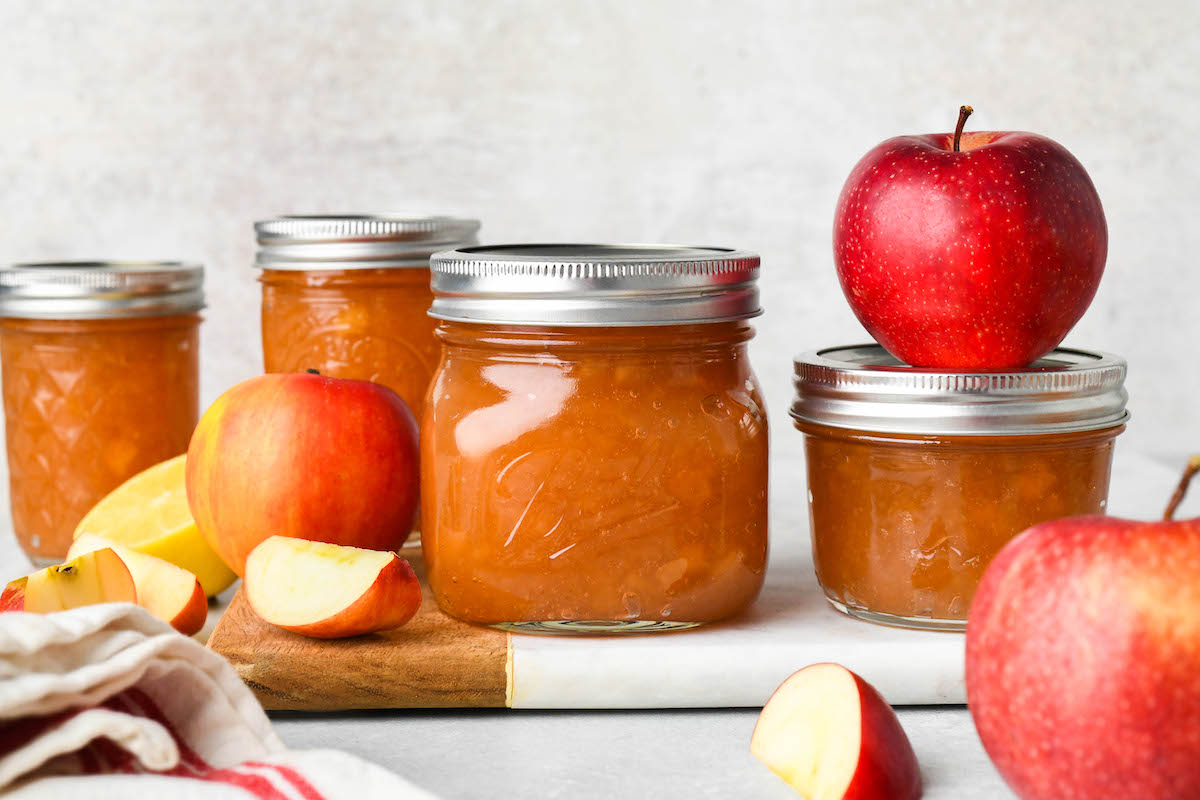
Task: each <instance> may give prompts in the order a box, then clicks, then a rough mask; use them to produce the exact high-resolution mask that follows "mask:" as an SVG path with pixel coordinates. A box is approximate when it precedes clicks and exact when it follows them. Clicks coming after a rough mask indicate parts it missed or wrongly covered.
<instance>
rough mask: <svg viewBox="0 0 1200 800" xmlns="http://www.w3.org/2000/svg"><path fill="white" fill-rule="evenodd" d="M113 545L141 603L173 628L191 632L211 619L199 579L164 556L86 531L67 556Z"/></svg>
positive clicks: (185, 632)
mask: <svg viewBox="0 0 1200 800" xmlns="http://www.w3.org/2000/svg"><path fill="white" fill-rule="evenodd" d="M106 547H107V548H109V549H111V550H112V551H113V552H114V553H116V554H117V555H118V556H120V558H121V560H122V561H124V562H125V566H126V567H128V568H129V574H130V575H132V576H133V583H134V585H135V586H136V587H137V598H138V599H137V603H138V605H139V606H141V607H142V608H144V609H146V610H147V611H149V612H150V613H151V614H153V615H154V616H156V617H158V618H159V619H161V620H163V621H164V622H166V623H168V624H169V625H170V626H171V627H172V628H174V629H175V630H177V631H179V632H180V633H182V634H184V635H185V636H191V635H192V634H193V633H196V632H197V631H199V630H200V629H201V628H203V627H204V621H205V620H206V619H208V597H207V595H206V594H205V592H204V588H203V587H202V586H201V585H200V581H199V579H197V578H196V576H195V575H193V574H192V573H190V572H188V571H187V570H186V569H183V568H182V567H177V566H175V565H174V564H172V563H171V562H169V561H164V560H163V559H161V558H156V557H154V556H148V555H146V554H145V553H139V552H138V551H137V550H132V549H130V548H128V547H122V546H121V545H117V544H113V543H112V542H109V541H107V540H105V539H102V538H100V537H99V536H94V535H92V534H90V533H85V534H82V535H81V536H79V538H77V539H76V540H75V541H74V542H72V543H71V549H70V550H68V551H67V558H74V557H75V556H78V555H82V554H83V553H89V552H94V551H96V550H100V549H103V548H106Z"/></svg>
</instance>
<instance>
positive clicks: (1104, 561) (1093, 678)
mask: <svg viewBox="0 0 1200 800" xmlns="http://www.w3.org/2000/svg"><path fill="white" fill-rule="evenodd" d="M1195 468H1200V460H1196V461H1194V468H1193V469H1192V470H1191V471H1192V472H1195ZM1174 505H1176V503H1172V508H1173V507H1174ZM1169 515H1170V512H1168V515H1167V516H1169ZM966 680H967V702H968V704H969V706H970V709H971V714H972V716H973V718H974V720H975V726H976V728H978V730H979V737H980V739H981V740H982V741H983V745H984V747H985V748H986V749H987V752H988V755H989V756H991V758H992V761H993V762H995V764H996V767H997V769H999V771H1000V774H1001V775H1003V776H1004V779H1005V780H1006V781H1008V784H1009V786H1011V787H1012V789H1013V790H1014V791H1015V792H1016V793H1017V795H1019V796H1020V797H1022V798H1024V800H1073V799H1074V798H1080V799H1082V798H1100V797H1113V798H1117V797H1122V798H1125V797H1128V798H1134V797H1136V798H1138V800H1168V798H1171V799H1172V800H1177V799H1178V798H1184V797H1200V520H1195V519H1193V520H1185V521H1179V522H1174V521H1170V520H1169V519H1168V520H1165V521H1162V522H1135V521H1132V520H1123V519H1114V518H1109V517H1077V518H1072V519H1064V520H1058V521H1056V522H1048V523H1044V524H1042V525H1037V526H1035V527H1033V528H1030V529H1029V530H1028V531H1026V532H1025V533H1023V534H1021V535H1020V536H1018V537H1017V538H1016V539H1014V540H1013V541H1012V542H1010V543H1009V544H1008V545H1007V546H1006V547H1005V548H1004V549H1003V550H1001V551H1000V553H999V555H998V556H997V557H996V558H995V560H994V561H993V562H992V564H991V565H990V566H989V567H988V570H987V572H986V573H985V574H984V577H983V581H982V582H981V583H980V586H979V591H978V593H977V594H976V595H975V600H974V602H973V603H972V605H971V611H970V618H969V620H968V624H967V667H966Z"/></svg>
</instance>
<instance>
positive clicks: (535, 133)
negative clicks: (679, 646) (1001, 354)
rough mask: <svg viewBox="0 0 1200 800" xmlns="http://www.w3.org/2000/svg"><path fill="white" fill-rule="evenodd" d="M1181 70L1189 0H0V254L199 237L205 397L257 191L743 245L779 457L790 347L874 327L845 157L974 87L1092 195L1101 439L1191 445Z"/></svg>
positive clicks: (1192, 9) (172, 246)
mask: <svg viewBox="0 0 1200 800" xmlns="http://www.w3.org/2000/svg"><path fill="white" fill-rule="evenodd" d="M1198 89H1200V4H1196V3H1193V2H1189V1H1188V0H1158V2H1155V3H1138V4H1136V8H1131V7H1130V4H1128V3H1125V2H1091V3H1088V2H1056V3H1042V2H1036V1H1035V0H1024V1H1023V2H1021V1H1018V2H995V1H993V2H986V3H985V2H963V3H935V2H906V3H897V2H891V1H890V0H878V1H876V2H840V3H837V2H828V3H816V2H799V3H767V2H757V3H755V2H743V3H729V2H586V3H584V2H551V1H549V0H547V1H546V2H538V1H535V0H530V1H529V2H465V1H462V0H454V1H451V0H431V1H426V2H407V3H400V2H385V1H383V0H381V1H379V2H371V1H370V0H363V1H361V2H348V3H332V2H295V3H282V2H250V3H232V2H169V3H163V2H153V1H151V2H112V3H98V2H95V3H93V2H62V1H57V2H48V1H47V0H28V1H26V0H0V115H2V125H0V260H24V259H52V258H79V257H96V256H108V257H117V256H119V257H158V258H162V257H185V258H194V259H199V260H201V261H203V262H204V264H205V265H206V266H207V268H208V270H209V273H208V295H209V310H208V312H207V322H206V323H205V327H204V334H203V358H204V381H203V393H204V398H205V400H206V401H207V400H211V399H212V398H213V397H215V396H216V395H217V394H218V393H219V392H220V391H221V390H223V389H224V388H226V387H227V386H229V385H230V384H231V383H233V382H235V381H237V380H239V379H242V378H245V377H248V376H250V375H252V374H255V373H256V371H258V369H259V368H260V361H259V358H260V356H259V334H258V328H257V314H258V288H257V285H256V284H255V282H254V277H255V275H254V272H253V270H252V269H251V268H250V261H251V257H252V251H253V240H252V235H251V229H250V223H251V221H253V220H254V219H257V218H261V217H264V216H269V215H272V214H276V213H288V212H291V213H296V212H319V211H339V210H343V211H344V210H395V209H414V210H429V211H434V212H442V213H456V214H466V215H474V216H478V217H480V218H481V219H482V220H483V222H484V228H483V238H484V240H485V241H499V240H641V241H655V240H665V241H679V242H691V243H711V244H727V245H734V246H739V247H746V248H751V249H754V250H757V251H759V252H760V253H761V254H762V256H763V262H764V265H765V273H764V277H763V288H764V290H765V297H766V302H767V314H766V316H764V317H762V319H761V320H760V322H759V326H758V327H759V336H758V339H757V340H756V342H755V343H754V345H753V356H754V360H755V362H756V364H757V369H758V372H759V375H760V377H761V378H762V380H763V382H764V384H765V386H766V390H767V393H768V398H769V401H770V404H771V412H772V414H773V422H774V424H775V429H774V437H775V447H776V451H777V453H778V454H779V455H780V456H781V457H783V458H785V459H787V460H788V461H789V462H790V463H794V462H792V459H793V458H794V457H797V456H798V453H799V438H800V437H799V435H798V434H796V433H795V432H794V431H792V430H791V429H790V427H789V426H788V425H787V417H786V408H787V403H788V400H789V396H790V392H791V389H790V385H789V378H790V363H789V358H790V356H791V355H792V354H793V353H794V352H796V351H798V350H801V349H807V348H811V347H815V346H821V345H830V344H837V343H846V342H851V341H856V340H862V339H864V338H866V335H865V333H864V332H863V330H862V329H861V327H860V326H859V325H858V323H857V322H856V321H855V319H854V317H853V316H852V314H851V312H850V310H849V309H848V307H847V306H846V304H845V303H844V302H843V299H842V296H841V293H840V291H839V289H838V285H837V282H836V279H835V276H834V272H833V267H832V262H831V255H830V250H831V248H830V226H831V219H832V213H833V206H834V202H835V199H836V196H837V193H838V191H839V189H840V187H841V184H842V181H843V179H844V178H845V176H846V174H847V173H848V172H849V170H850V168H851V166H852V165H853V164H854V163H855V161H856V160H857V159H858V158H859V157H860V156H861V155H862V154H863V153H864V152H865V151H866V150H867V149H868V148H870V147H871V146H872V145H874V144H875V143H877V142H878V141H880V140H882V139H884V138H887V137H889V136H892V135H896V134H901V133H921V132H931V131H943V130H948V129H950V128H952V126H953V123H954V120H955V115H956V111H957V109H958V106H959V105H960V104H962V103H969V104H972V105H973V106H974V107H975V109H976V115H975V117H974V118H972V120H971V126H972V127H973V128H975V129H1025V130H1032V131H1038V132H1040V133H1043V134H1046V135H1049V136H1050V137H1052V138H1054V139H1057V140H1058V141H1060V142H1062V143H1063V144H1065V145H1066V146H1067V147H1068V148H1069V149H1071V150H1072V151H1073V152H1074V153H1075V154H1076V155H1077V156H1078V157H1079V159H1080V160H1081V161H1082V162H1083V163H1084V165H1085V166H1086V167H1087V169H1088V170H1089V172H1090V173H1091V175H1092V178H1093V179H1094V181H1095V183H1096V185H1097V187H1098V189H1099V191H1100V195H1101V197H1102V199H1103V201H1104V205H1105V209H1106V211H1107V215H1108V223H1109V229H1110V250H1109V260H1108V269H1107V273H1106V275H1105V278H1104V281H1103V283H1102V285H1101V287H1100V291H1099V294H1098V296H1097V298H1096V301H1095V303H1094V305H1093V306H1092V308H1091V310H1090V311H1089V312H1088V314H1087V316H1086V317H1085V318H1084V319H1083V321H1082V322H1081V323H1080V325H1079V326H1078V328H1077V329H1076V330H1075V331H1074V332H1073V333H1072V334H1071V335H1070V337H1069V338H1068V340H1067V341H1068V342H1069V343H1072V344H1075V345H1077V346H1084V347H1094V348H1101V349H1107V350H1112V351H1115V352H1118V353H1122V354H1124V355H1125V356H1127V357H1128V359H1129V361H1130V365H1131V373H1130V379H1129V389H1130V393H1131V395H1132V403H1131V404H1132V408H1133V410H1134V414H1135V422H1134V424H1133V425H1132V426H1131V428H1130V430H1129V433H1128V434H1127V435H1126V437H1125V438H1124V439H1123V440H1122V442H1123V444H1122V446H1123V447H1131V448H1137V449H1143V450H1149V451H1157V452H1163V451H1170V452H1176V451H1183V450H1186V449H1187V448H1189V447H1191V448H1197V449H1200V419H1198V418H1197V415H1196V414H1194V413H1193V408H1194V407H1195V404H1196V397H1197V395H1200V363H1198V360H1197V358H1196V352H1197V347H1198V346H1200V309H1197V305H1198V303H1197V300H1198V298H1200V275H1197V271H1196V270H1195V268H1194V263H1195V256H1196V253H1197V252H1200V216H1198V214H1200V157H1198V156H1197V153H1196V148H1197V146H1198V144H1200V103H1197V102H1196V101H1197V99H1198V96H1200V92H1198V91H1197V90H1198ZM775 479H776V491H777V492H778V491H779V489H781V488H784V487H783V486H782V485H781V483H780V481H785V482H786V481H789V480H790V479H791V478H790V476H783V475H781V474H780V473H779V471H778V470H777V472H776V475H775Z"/></svg>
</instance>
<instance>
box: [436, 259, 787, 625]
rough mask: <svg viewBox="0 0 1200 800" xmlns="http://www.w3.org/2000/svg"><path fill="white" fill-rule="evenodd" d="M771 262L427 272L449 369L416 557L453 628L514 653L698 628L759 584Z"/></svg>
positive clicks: (479, 265)
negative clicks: (761, 326)
mask: <svg viewBox="0 0 1200 800" xmlns="http://www.w3.org/2000/svg"><path fill="white" fill-rule="evenodd" d="M758 270H759V259H758V257H757V256H756V255H754V254H752V253H747V252H742V251H735V250H725V249H718V248H701V247H675V246H660V245H511V246H497V247H469V248H460V249H458V250H454V251H449V252H445V253H439V254H438V255H436V256H435V257H434V259H433V293H434V302H433V307H432V310H431V314H432V315H433V316H434V317H435V318H437V319H438V320H439V321H440V322H439V325H438V331H437V334H438V337H439V339H440V340H441V343H442V350H443V352H442V359H441V363H440V366H439V368H438V371H437V374H436V376H435V378H434V382H433V384H432V386H431V387H430V392H429V397H428V401H427V403H426V407H425V417H424V420H423V423H422V426H421V486H422V502H421V507H422V540H421V544H422V548H423V550H424V555H425V563H426V567H427V572H428V578H429V583H430V586H431V588H432V590H433V594H434V597H435V598H436V600H437V602H438V605H439V606H440V607H441V608H442V610H443V611H445V612H446V613H447V614H449V615H451V616H453V617H456V618H458V619H462V620H466V621H469V622H474V623H479V624H484V625H491V626H495V627H500V628H504V629H508V630H514V631H520V632H552V633H619V632H648V631H665V630H676V629H681V628H689V627H694V626H697V625H701V624H704V623H708V622H713V621H716V620H720V619H725V618H727V617H730V616H732V615H734V614H737V613H738V612H740V611H741V610H743V609H744V608H746V607H747V606H749V605H750V604H751V603H752V602H753V601H754V599H755V597H756V596H757V595H758V593H759V590H760V589H761V587H762V582H763V577H764V574H765V571H766V564H767V417H766V413H765V406H764V402H763V397H762V393H761V391H760V389H759V385H758V381H757V379H756V378H755V376H754V372H753V371H752V370H751V368H750V362H749V359H748V356H747V342H748V341H749V340H750V338H751V337H752V335H753V329H752V328H751V326H750V323H749V319H750V318H752V317H754V316H756V315H758V314H759V313H760V309H759V302H758V290H757V287H756V281H757V277H758Z"/></svg>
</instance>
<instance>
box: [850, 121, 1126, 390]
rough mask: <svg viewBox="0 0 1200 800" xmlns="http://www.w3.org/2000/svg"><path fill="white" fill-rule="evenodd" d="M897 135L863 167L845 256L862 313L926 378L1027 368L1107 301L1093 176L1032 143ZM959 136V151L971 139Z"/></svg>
mask: <svg viewBox="0 0 1200 800" xmlns="http://www.w3.org/2000/svg"><path fill="white" fill-rule="evenodd" d="M969 113H970V110H969V108H967V107H965V106H964V108H963V111H962V113H961V114H960V119H959V127H958V131H956V133H955V134H949V133H933V134H925V135H923V136H898V137H896V138H894V139H888V140H887V141H886V142H883V143H882V144H880V145H878V146H876V147H875V149H873V150H871V151H870V152H869V153H867V154H866V155H865V156H863V158H862V160H861V161H859V162H858V164H857V165H856V166H855V167H854V170H853V171H852V172H851V173H850V177H849V178H847V179H846V184H845V186H844V187H843V188H842V194H841V197H840V198H839V199H838V205H837V211H836V213H835V215H834V223H833V257H834V262H835V263H836V265H837V271H838V278H839V279H840V281H841V284H842V290H843V291H844V292H845V293H846V299H847V300H848V301H849V302H850V307H851V308H852V309H853V310H854V313H855V314H856V315H857V316H858V319H859V321H860V322H862V324H863V326H864V327H866V329H867V331H868V332H869V333H870V334H871V335H872V336H874V337H875V339H876V340H877V341H878V342H879V343H880V344H881V345H883V346H884V347H885V348H887V350H888V352H890V353H891V354H892V355H894V356H896V357H897V358H899V359H900V360H901V361H904V362H905V363H908V364H911V365H913V366H917V367H939V368H952V369H1002V368H1017V367H1024V366H1027V365H1028V364H1030V363H1032V362H1034V361H1036V360H1037V359H1039V358H1041V357H1042V356H1044V355H1046V354H1047V353H1049V352H1050V351H1051V350H1053V349H1054V348H1055V347H1056V346H1058V344H1059V343H1060V342H1061V341H1062V340H1063V337H1065V336H1066V335H1067V332H1068V331H1070V330H1071V328H1072V327H1073V326H1074V325H1075V323H1076V322H1078V321H1079V318H1080V317H1082V316H1083V313H1084V311H1086V310H1087V307H1088V305H1089V304H1090V303H1091V302H1092V297H1094V296H1095V294H1096V287H1097V285H1099V283H1100V276H1101V274H1102V273H1103V272H1104V261H1105V258H1106V257H1107V254H1108V227H1107V225H1106V224H1105V221H1104V210H1103V209H1102V208H1101V206H1100V197H1099V196H1098V195H1097V194H1096V188H1095V187H1094V186H1093V185H1092V181H1091V178H1089V177H1088V174H1087V172H1086V171H1085V170H1084V168H1083V165H1081V164H1080V163H1079V161H1078V160H1076V158H1075V157H1074V156H1073V155H1071V154H1070V153H1069V152H1068V151H1067V150H1066V148H1064V147H1063V146H1062V145H1060V144H1058V143H1056V142H1054V141H1051V140H1050V139H1047V138H1046V137H1044V136H1038V135H1037V134H1033V133H1017V132H1004V131H987V132H976V133H965V134H961V131H962V124H963V122H965V120H966V116H967V115H968V114H969ZM960 134H961V141H960Z"/></svg>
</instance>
